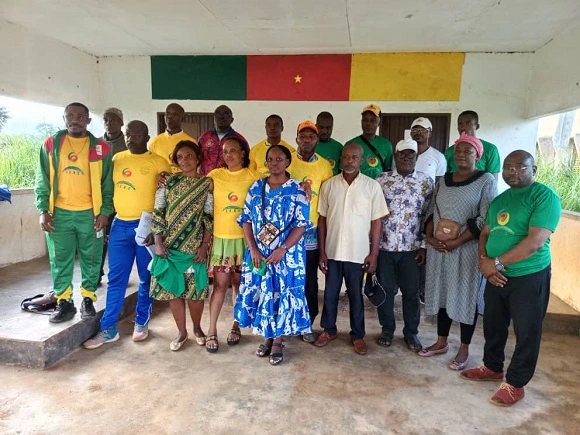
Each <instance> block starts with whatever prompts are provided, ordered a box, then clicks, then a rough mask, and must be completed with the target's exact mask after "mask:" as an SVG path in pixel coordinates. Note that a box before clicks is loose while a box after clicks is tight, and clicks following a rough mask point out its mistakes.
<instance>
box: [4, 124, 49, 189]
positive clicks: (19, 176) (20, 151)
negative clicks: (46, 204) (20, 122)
mask: <svg viewBox="0 0 580 435" xmlns="http://www.w3.org/2000/svg"><path fill="white" fill-rule="evenodd" d="M36 130H37V133H36V134H22V135H8V134H0V184H7V185H8V187H9V188H10V189H15V188H17V187H34V176H35V173H36V164H37V162H38V152H39V150H40V146H41V145H42V143H43V142H44V140H45V139H46V137H47V136H49V135H51V134H53V133H55V132H56V131H57V130H58V128H57V127H55V126H52V125H48V124H39V125H38V126H37V128H36Z"/></svg>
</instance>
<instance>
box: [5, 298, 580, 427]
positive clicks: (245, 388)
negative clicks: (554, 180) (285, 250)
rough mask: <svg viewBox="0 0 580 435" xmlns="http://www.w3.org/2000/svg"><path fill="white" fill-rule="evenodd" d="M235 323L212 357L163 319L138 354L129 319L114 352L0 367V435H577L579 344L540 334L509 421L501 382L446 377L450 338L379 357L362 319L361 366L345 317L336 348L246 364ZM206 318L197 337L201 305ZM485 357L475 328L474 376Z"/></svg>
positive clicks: (249, 348) (370, 326)
mask: <svg viewBox="0 0 580 435" xmlns="http://www.w3.org/2000/svg"><path fill="white" fill-rule="evenodd" d="M231 315H232V310H231V307H227V306H226V307H224V312H223V314H222V320H221V321H220V325H219V327H220V339H221V347H220V351H219V353H218V354H215V355H212V354H209V353H208V352H206V351H205V349H204V348H203V347H199V346H197V345H196V344H195V343H194V342H192V341H191V340H190V341H189V342H188V343H187V344H186V345H185V346H184V347H183V348H182V350H181V351H179V352H171V351H170V350H169V348H168V346H169V342H170V341H171V340H172V339H173V338H174V335H175V326H174V323H173V319H172V317H171V313H170V312H169V310H168V309H167V308H165V309H163V308H162V309H158V310H157V315H156V316H155V317H154V318H153V319H152V322H151V335H150V338H149V340H148V341H146V342H144V343H133V342H132V341H131V333H132V322H131V321H130V320H126V321H124V322H122V323H121V324H120V330H121V335H122V337H121V340H120V341H118V342H116V343H111V344H107V345H105V346H103V347H102V348H100V349H97V350H92V351H88V350H85V349H80V350H79V351H77V352H75V353H73V354H72V355H71V356H70V357H68V358H66V359H65V360H64V361H62V362H60V363H58V364H57V365H56V366H54V367H53V368H51V369H49V370H45V371H39V370H31V369H23V368H18V367H9V366H0V385H2V387H1V389H0V433H2V434H17V433H26V434H28V433H35V434H36V433H46V434H53V433H54V434H56V433H58V434H69V433H70V434H80V433H90V434H117V433H122V434H133V433H139V434H165V433H172V434H173V433H177V434H197V433H205V434H229V433H236V434H260V433H270V432H278V433H284V434H290V433H296V434H319V433H320V434H322V433H348V434H352V433H368V434H382V433H405V434H414V433H417V434H419V433H427V434H437V433H445V434H470V433H489V434H492V433H493V434H502V433H514V434H526V435H528V434H546V433H564V434H578V433H580V407H579V406H578V404H579V403H580V388H579V387H580V378H579V374H580V350H579V344H580V342H579V338H578V337H575V336H563V335H551V334H550V335H548V334H547V335H545V336H544V340H543V344H542V352H541V355H540V362H539V366H538V370H537V372H536V375H535V377H534V379H533V380H532V382H531V384H530V385H529V387H528V388H526V397H525V399H524V400H523V401H522V402H520V403H519V404H517V405H516V406H515V407H513V408H510V409H505V408H499V407H496V406H494V405H492V404H491V403H490V402H489V398H490V397H491V395H492V394H493V393H494V392H495V389H496V388H497V386H498V385H497V384H495V383H475V382H468V381H464V380H462V379H460V378H459V376H458V374H457V373H456V372H453V371H451V370H449V369H448V368H447V363H448V362H449V361H450V359H451V358H452V357H453V356H454V351H455V350H456V348H457V345H458V339H457V335H456V334H457V333H458V331H457V329H456V327H455V326H454V329H453V330H452V334H453V336H452V339H451V349H452V350H451V351H450V353H449V354H447V355H442V356H437V357H433V358H426V359H424V358H419V357H417V356H416V355H415V354H413V353H412V352H410V351H408V350H407V349H406V347H404V343H403V341H402V339H401V338H400V337H398V338H397V339H396V340H395V342H394V343H393V346H392V347H391V348H388V349H387V348H381V347H379V346H378V345H376V344H375V343H374V338H375V337H376V335H377V334H378V332H379V330H380V329H379V328H378V326H377V323H378V322H376V318H375V317H374V315H372V314H370V313H367V341H368V344H369V353H368V355H366V356H358V355H356V354H355V353H354V352H353V350H352V346H351V345H350V342H349V340H348V314H347V313H346V312H341V313H340V316H339V329H340V335H339V338H338V339H337V340H335V341H333V342H331V343H330V344H329V345H328V347H326V348H323V349H319V348H316V347H314V346H312V345H309V344H306V343H303V342H302V341H300V340H298V339H296V338H291V339H288V341H287V342H286V347H285V360H284V362H283V363H282V365H281V366H278V367H271V366H270V365H269V364H268V362H267V359H261V358H257V357H256V356H254V350H255V348H256V347H257V346H258V344H259V343H260V342H261V340H260V338H259V337H256V336H253V335H250V333H249V331H244V336H243V339H242V342H241V343H240V345H238V346H236V347H229V346H227V344H226V342H225V338H226V332H227V331H228V330H229V326H230V325H229V320H226V319H231ZM204 316H205V317H204V325H205V324H207V321H208V316H207V304H206V313H205V314H204ZM398 327H399V328H400V327H401V325H398ZM190 332H191V331H190ZM399 332H400V329H399ZM435 335H436V330H435V326H433V325H431V324H428V323H424V324H423V325H422V326H421V334H420V337H421V340H422V341H423V344H424V345H428V344H430V343H431V342H432V340H434V339H435ZM482 346H483V338H482V331H481V327H479V328H478V331H477V332H476V334H475V339H474V344H473V346H472V356H471V364H470V367H473V366H477V365H479V363H480V361H481V357H482ZM512 351H513V341H510V342H509V344H508V348H507V352H508V355H511V352H512Z"/></svg>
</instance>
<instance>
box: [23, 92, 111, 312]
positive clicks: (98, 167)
mask: <svg viewBox="0 0 580 435" xmlns="http://www.w3.org/2000/svg"><path fill="white" fill-rule="evenodd" d="M64 121H65V125H66V130H61V131H59V132H58V133H56V134H55V135H54V136H50V137H49V138H48V139H46V141H45V142H44V145H43V146H42V147H41V149H40V156H39V160H38V168H37V171H36V182H35V187H34V192H35V195H36V201H35V202H36V208H37V209H38V211H39V213H40V221H39V223H40V229H41V230H42V231H45V233H46V242H47V246H48V254H49V258H50V268H51V272H52V280H53V288H54V294H55V295H56V298H57V302H58V305H57V307H56V309H55V311H54V313H53V314H52V315H51V316H50V318H49V321H50V322H51V323H61V322H65V321H67V320H71V319H72V318H73V317H74V315H75V313H76V312H77V309H76V308H75V306H74V303H73V301H72V294H73V287H72V280H73V272H74V260H75V254H78V257H79V263H80V267H81V274H82V281H81V295H82V297H83V301H82V304H81V318H86V317H93V316H95V315H96V311H95V307H94V305H93V302H94V301H96V300H97V297H96V295H95V291H96V289H97V281H98V280H99V271H100V268H101V256H102V253H103V239H104V237H103V232H104V229H105V228H106V227H107V223H108V216H109V215H110V214H111V213H112V212H113V201H112V199H113V179H112V163H111V147H110V146H109V145H108V144H107V143H106V142H104V141H102V140H100V139H97V138H96V137H94V136H93V135H92V134H91V133H89V132H88V131H87V126H88V125H89V124H90V122H91V118H90V117H89V109H88V108H87V106H85V105H84V104H81V103H71V104H69V105H68V106H66V108H65V112H64Z"/></svg>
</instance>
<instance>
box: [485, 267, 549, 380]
mask: <svg viewBox="0 0 580 435" xmlns="http://www.w3.org/2000/svg"><path fill="white" fill-rule="evenodd" d="M551 276H552V269H551V265H550V266H548V267H546V268H545V269H544V270H541V271H539V272H536V273H532V274H529V275H524V276H518V277H514V278H508V282H507V284H506V285H505V286H504V287H503V288H502V287H496V286H494V285H493V284H490V283H489V281H488V282H487V285H486V286H485V310H484V314H483V333H484V336H485V347H484V352H483V363H484V364H485V366H486V367H487V368H488V369H490V370H493V371H495V372H501V371H503V364H504V361H505V353H504V351H505V344H506V341H507V338H508V327H509V324H510V319H511V320H513V322H514V332H515V335H516V348H515V350H514V353H513V355H512V360H511V363H510V365H509V367H508V369H507V373H506V381H507V382H508V383H509V384H510V385H513V386H514V387H516V388H521V387H523V386H525V385H527V383H528V382H530V379H532V376H533V375H534V371H535V370H536V364H537V362H538V355H539V354H540V341H541V339H542V321H543V320H544V316H545V315H546V310H547V309H548V301H549V299H550V278H551Z"/></svg>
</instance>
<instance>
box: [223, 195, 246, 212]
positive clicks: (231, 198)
mask: <svg viewBox="0 0 580 435" xmlns="http://www.w3.org/2000/svg"><path fill="white" fill-rule="evenodd" d="M238 199H239V198H238V195H236V194H235V193H234V192H230V193H228V200H229V201H230V202H234V203H235V202H237V201H238ZM243 210H244V209H243V208H242V207H238V206H237V205H228V206H226V207H224V208H222V211H224V212H226V213H241V212H242V211H243Z"/></svg>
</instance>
